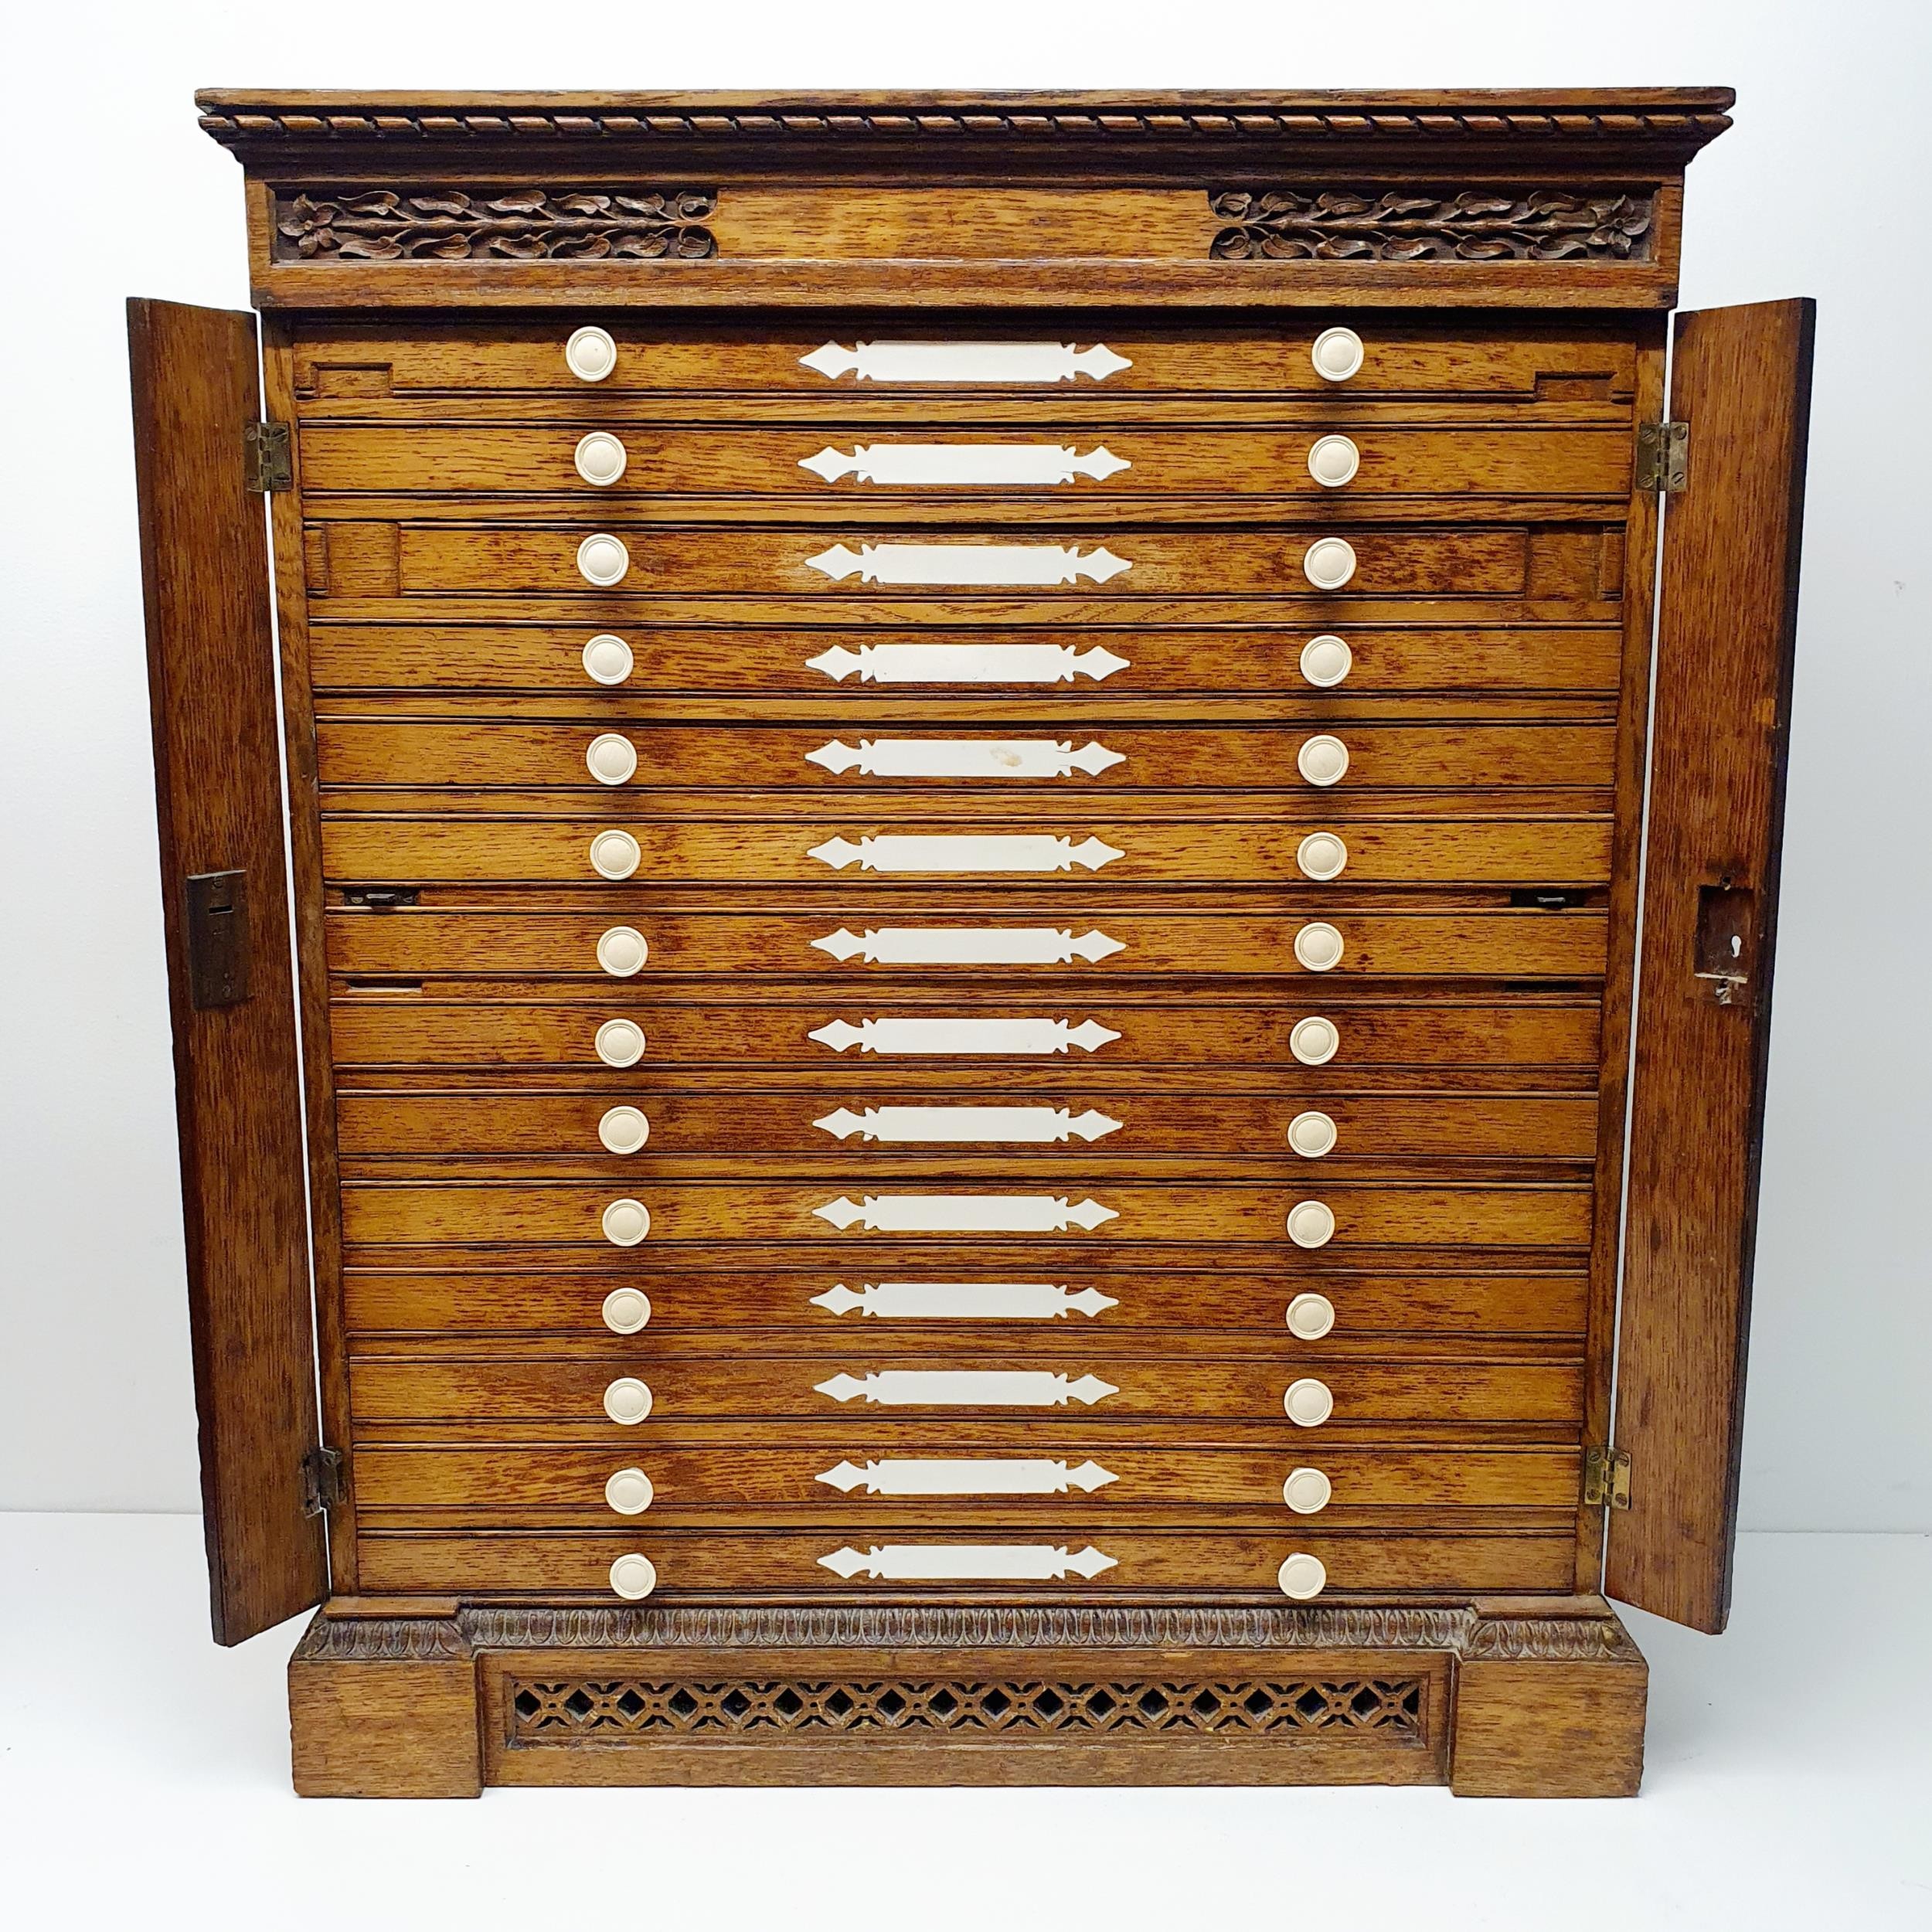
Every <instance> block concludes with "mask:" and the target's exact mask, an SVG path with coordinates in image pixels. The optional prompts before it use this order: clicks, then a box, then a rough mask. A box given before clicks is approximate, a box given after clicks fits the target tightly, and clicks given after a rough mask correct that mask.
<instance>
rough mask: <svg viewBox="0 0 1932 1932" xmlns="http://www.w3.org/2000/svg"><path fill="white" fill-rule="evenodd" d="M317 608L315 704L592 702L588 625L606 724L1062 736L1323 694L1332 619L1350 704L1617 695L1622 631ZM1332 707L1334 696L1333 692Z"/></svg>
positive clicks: (1357, 622) (1379, 621)
mask: <svg viewBox="0 0 1932 1932" xmlns="http://www.w3.org/2000/svg"><path fill="white" fill-rule="evenodd" d="M334 611H335V605H334V604H332V601H331V600H328V599H326V598H325V599H321V600H318V601H317V602H316V603H315V604H314V605H313V606H312V607H311V612H310V615H311V626H310V631H309V649H310V656H309V672H310V675H311V678H312V679H313V680H314V682H315V689H317V690H318V691H321V692H329V691H361V690H379V689H393V690H400V691H435V690H439V689H440V690H461V691H533V692H534V691H545V692H570V693H572V694H573V695H577V696H582V695H585V694H597V693H598V692H600V691H601V690H602V689H603V687H600V686H599V685H596V684H594V683H593V682H592V681H591V679H590V678H589V677H588V675H587V674H586V673H585V671H584V668H583V648H584V645H585V644H586V643H587V641H588V640H589V638H590V636H591V635H592V634H593V633H594V632H595V631H600V630H608V631H616V632H618V633H621V635H622V638H623V640H624V643H625V645H627V646H628V648H629V650H630V652H631V662H632V668H631V673H630V675H629V677H628V679H627V680H626V681H625V682H624V685H622V686H621V687H620V688H618V689H616V690H614V691H613V692H612V693H611V708H612V711H613V714H614V716H622V715H623V714H622V711H621V707H622V706H624V704H625V702H626V695H625V694H630V696H631V701H632V702H634V698H635V696H636V695H638V694H644V695H647V696H648V697H649V698H650V699H651V700H652V701H654V702H655V700H656V699H658V697H659V696H662V695H665V694H669V693H677V692H687V693H691V694H694V695H695V694H699V693H716V694H719V695H721V696H730V697H745V696H774V695H777V694H781V693H787V692H793V693H798V694H800V695H801V696H811V697H822V696H827V695H828V694H832V693H837V694H838V695H839V696H842V697H843V698H846V699H850V700H851V701H852V702H853V703H854V704H855V706H859V708H860V709H859V711H858V712H857V713H855V716H859V717H862V716H864V715H865V713H866V709H876V708H878V707H879V706H884V705H887V704H889V703H893V702H897V701H900V700H904V699H909V698H918V697H920V696H926V695H929V694H934V693H937V694H944V695H945V696H949V697H953V698H957V697H960V696H975V697H979V698H981V699H985V698H995V697H1019V698H1025V699H1028V700H1029V701H1038V702H1050V703H1052V704H1053V706H1055V707H1056V709H1058V710H1059V711H1060V713H1063V714H1064V715H1065V716H1066V719H1067V723H1066V724H1065V725H1064V726H1063V729H1084V728H1086V727H1085V726H1083V725H1077V724H1076V723H1074V722H1073V713H1075V712H1077V711H1090V710H1091V709H1093V706H1094V704H1095V702H1097V701H1098V700H1100V699H1107V700H1109V701H1111V700H1114V699H1133V698H1134V697H1136V696H1145V695H1148V694H1166V693H1169V692H1218V693H1222V694H1228V695H1232V694H1239V693H1246V692H1292V693H1297V694H1299V695H1300V696H1302V697H1304V698H1307V699H1311V700H1318V699H1320V698H1321V695H1322V687H1319V686H1317V685H1311V683H1310V682H1308V679H1307V678H1306V677H1305V676H1304V675H1303V673H1302V670H1301V657H1302V653H1303V651H1304V650H1305V649H1306V648H1307V647H1308V644H1309V642H1310V641H1311V638H1313V637H1315V635H1317V634H1320V633H1322V632H1324V631H1328V632H1331V633H1332V632H1333V631H1335V630H1336V628H1337V627H1338V626H1339V628H1340V632H1341V634H1342V638H1343V641H1345V643H1346V644H1347V645H1348V647H1349V659H1350V662H1349V668H1348V671H1347V673H1346V676H1345V681H1344V685H1343V686H1342V687H1341V688H1340V689H1345V691H1346V692H1347V694H1348V696H1349V699H1351V700H1352V699H1356V698H1359V697H1362V696H1369V695H1373V694H1393V693H1398V692H1424V691H1459V692H1529V691H1550V692H1592V693H1600V694H1607V693H1610V692H1614V690H1615V689H1616V687H1617V676H1618V670H1619V666H1620V665H1621V661H1622V651H1623V636H1622V631H1621V627H1620V625H1619V624H1617V622H1615V621H1611V622H1609V623H1606V624H1601V625H1600V626H1597V627H1594V628H1592V627H1590V626H1587V625H1584V624H1578V623H1575V622H1565V621H1563V620H1562V618H1561V617H1538V618H1532V617H1531V616H1530V615H1529V614H1527V613H1526V614H1524V615H1523V617H1522V619H1521V621H1505V620H1504V619H1503V618H1502V617H1498V619H1497V621H1495V623H1494V624H1476V623H1469V624H1462V625H1458V624H1454V623H1451V622H1445V621H1437V622H1434V623H1427V622H1416V623H1413V624H1402V623H1397V622H1391V621H1389V615H1388V614H1386V612H1384V613H1378V614H1374V616H1373V617H1372V620H1371V619H1369V618H1364V617H1359V616H1357V615H1355V614H1351V615H1350V616H1349V617H1348V618H1347V619H1345V620H1344V619H1342V618H1341V617H1339V616H1335V617H1332V619H1331V620H1330V621H1327V622H1324V621H1320V620H1316V621H1310V622H1308V623H1304V624H1299V625H1294V624H1284V625H1283V626H1281V628H1262V627H1260V626H1258V625H1255V624H1252V623H1251V622H1250V624H1247V625H1246V626H1245V627H1244V628H1240V629H1212V630H1210V629H1205V628H1204V629H1198V630H1189V629H1186V628H1182V627H1180V626H1179V625H1176V624H1173V623H1172V622H1169V623H1167V624H1148V625H1146V626H1142V625H1138V624H1136V625H1134V626H1131V627H1126V626H1121V625H1118V624H1115V625H1113V626H1111V627H1110V626H1104V625H1100V624H1095V625H1091V626H1083V627H1082V628H1079V629H1057V630H1056V629H1052V628H1043V627H1041V626H1039V625H1037V624H1035V625H1032V626H1031V627H1029V626H1026V625H1022V624H1009V625H1007V626H1005V627H1003V628H1002V629H1001V630H1000V631H998V632H997V633H996V634H988V633H986V632H984V631H958V630H954V631H946V630H943V629H934V630H930V631H905V630H894V629H893V628H890V627H889V626H886V627H879V628H872V627H868V628H865V629H856V628H849V627H845V626H841V625H838V624H828V623H827V622H826V621H825V618H824V617H817V618H816V619H815V621H803V622H801V623H799V624H796V625H790V626H786V627H784V628H772V627H771V626H770V624H765V623H759V622H753V623H749V624H738V625H735V626H734V627H733V628H731V629H730V630H729V631H726V630H719V629H715V628H697V627H695V626H693V627H692V628H684V629H679V628H665V620H664V617H663V616H662V614H660V613H658V612H657V611H649V612H633V611H622V612H620V611H617V610H615V609H611V610H599V611H594V612H592V613H590V614H587V615H586V616H585V617H583V619H581V620H580V621H572V622H568V623H564V622H558V621H554V620H553V621H548V622H546V621H538V620H535V619H532V617H529V616H528V615H527V614H522V613H519V614H515V617H513V618H509V617H506V618H503V619H498V620H495V621H491V622H488V623H478V622H474V621H461V620H460V619H458V618H457V617H452V616H444V615H442V614H439V613H438V612H437V611H436V610H434V608H433V607H430V608H425V609H423V611H420V614H419V621H416V622H413V623H397V622H390V621H369V620H361V621H346V620H345V619H342V618H339V617H336V616H335V614H334ZM1336 695H1340V691H1339V689H1338V691H1337V693H1336Z"/></svg>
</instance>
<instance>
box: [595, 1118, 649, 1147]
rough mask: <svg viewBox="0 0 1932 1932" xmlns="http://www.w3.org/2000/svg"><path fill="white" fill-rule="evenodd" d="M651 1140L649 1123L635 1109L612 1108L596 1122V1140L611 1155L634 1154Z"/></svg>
mask: <svg viewBox="0 0 1932 1932" xmlns="http://www.w3.org/2000/svg"><path fill="white" fill-rule="evenodd" d="M597 1138H598V1139H599V1140H600V1141H602V1142H603V1143H604V1145H605V1146H606V1147H607V1148H609V1149H610V1150H611V1152H612V1153H613V1154H634V1153H636V1152H637V1151H638V1148H641V1146H643V1145H644V1144H645V1141H648V1140H649V1139H650V1138H651V1123H650V1121H648V1120H647V1119H646V1118H645V1114H644V1111H643V1110H642V1109H641V1108H640V1107H612V1108H611V1109H610V1111H608V1112H607V1113H606V1114H605V1115H604V1117H603V1119H602V1120H600V1121H598V1122H597Z"/></svg>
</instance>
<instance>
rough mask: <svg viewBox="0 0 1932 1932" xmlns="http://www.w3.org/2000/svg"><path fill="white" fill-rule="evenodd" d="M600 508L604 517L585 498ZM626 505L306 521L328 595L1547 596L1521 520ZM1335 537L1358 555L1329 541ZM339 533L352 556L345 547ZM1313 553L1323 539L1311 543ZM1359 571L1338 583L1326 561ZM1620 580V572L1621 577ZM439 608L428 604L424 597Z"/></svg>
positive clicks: (617, 602)
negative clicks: (688, 519)
mask: <svg viewBox="0 0 1932 1932" xmlns="http://www.w3.org/2000/svg"><path fill="white" fill-rule="evenodd" d="M592 509H594V510H597V511H600V512H602V514H601V515H591V514H589V513H587V512H588V510H592ZM587 512H586V513H583V514H580V515H577V516H575V517H573V519H570V521H569V522H566V523H559V524H537V523H522V522H516V523H512V522H495V523H485V522H453V521H452V522H430V521H402V520H396V521H385V522H377V521H373V520H370V521H354V520H350V519H342V520H340V521H336V520H329V521H322V522H311V524H310V526H308V528H309V532H310V534H311V538H312V539H315V542H317V543H318V544H319V545H320V546H321V552H322V562H323V566H324V573H325V577H324V580H325V583H326V584H327V586H328V590H329V591H330V593H331V594H335V592H336V591H337V590H338V585H337V584H336V583H335V571H336V570H337V568H338V563H341V564H344V565H345V566H347V567H348V568H349V570H350V574H349V575H348V576H347V577H345V580H344V582H343V583H342V586H341V587H340V588H341V589H342V590H353V589H354V588H355V587H356V585H357V584H358V583H359V582H361V581H362V580H363V574H364V573H365V572H366V571H367V570H369V567H370V565H371V563H372V560H375V559H376V558H378V557H379V558H381V559H383V560H384V568H385V570H387V569H388V567H389V562H390V560H393V582H394V585H395V590H396V594H400V595H402V596H403V597H430V598H434V597H446V596H451V595H454V594H464V593H468V594H526V595H532V596H540V597H564V598H570V599H574V600H580V601H589V600H592V599H597V600H601V601H602V602H604V604H609V605H611V606H612V607H614V608H617V609H619V610H621V611H625V612H627V613H628V612H630V611H635V610H637V609H638V600H640V599H645V598H651V597H665V596H671V597H677V596H699V597H807V598H811V599H813V600H818V599H821V598H822V599H827V600H829V599H832V598H835V597H836V598H852V597H872V598H876V597H879V596H880V595H881V594H900V595H912V596H917V597H938V598H942V599H944V600H945V601H946V602H947V604H957V603H961V602H968V601H970V600H973V599H975V598H977V599H978V600H981V602H982V603H984V602H985V601H986V600H989V599H998V598H1000V597H1010V596H1011V595H1012V594H1014V593H1015V592H1016V591H1027V592H1030V593H1032V594H1036V595H1044V596H1046V597H1051V598H1054V599H1056V600H1066V601H1070V602H1073V603H1079V602H1080V601H1082V600H1087V599H1090V598H1092V597H1094V596H1095V595H1096V594H1103V595H1104V596H1105V597H1107V599H1109V600H1112V601H1115V602H1118V601H1121V600H1139V599H1143V598H1148V597H1250V598H1254V597H1299V598H1305V597H1311V596H1317V595H1319V596H1322V597H1328V598H1330V599H1332V600H1333V601H1334V602H1335V604H1337V605H1338V607H1347V606H1349V605H1350V604H1353V603H1354V602H1355V601H1357V600H1360V599H1363V598H1369V597H1459V598H1472V597H1518V598H1520V597H1529V596H1532V595H1533V594H1535V586H1534V580H1533V577H1532V556H1533V553H1535V551H1536V546H1534V545H1533V544H1532V540H1531V532H1530V530H1529V528H1527V527H1526V526H1520V525H1515V526H1510V525H1503V526H1491V525H1475V524H1469V525H1444V526H1432V527H1427V528H1420V527H1418V528H1410V527H1406V526H1388V525H1376V524H1368V523H1351V524H1346V525H1342V526H1332V525H1330V524H1328V523H1327V522H1323V523H1321V524H1315V525H1311V526H1309V527H1307V528H1304V529H1299V530H1292V529H1291V530H1275V529H1268V530H1256V529H1250V528H1246V527H1243V526H1238V525H1233V524H1230V525H1227V526H1221V527H1213V528H1210V527H1196V528H1192V529H1173V528H1172V527H1168V526H1152V525H1149V526H1124V525H1121V524H1119V523H1113V522H1110V523H1107V524H1106V525H1104V526H1087V527H1083V526H1078V525H1063V526H1058V527H1055V526H1044V525H1043V523H1042V522H1041V520H1040V517H1039V506H1038V505H1012V506H1010V508H1009V513H1008V515H1007V516H1006V518H1005V522H1004V524H1003V526H1002V529H1001V530H1000V531H999V532H995V533H988V532H986V531H985V530H982V529H975V528H974V527H973V526H971V525H967V524H963V523H962V524H961V525H960V526H956V527H954V526H932V527H926V526H922V527H921V529H919V530H918V531H917V532H911V533H910V534H895V533H894V532H893V530H892V529H891V527H890V526H875V525H872V524H870V523H868V524H864V525H858V526H840V527H837V528H834V527H832V526H827V525H825V524H823V523H808V524H793V525H784V526H767V527H763V528H760V529H744V528H741V527H737V526H730V525H723V526H713V525H697V526H685V527H682V528H679V527H677V526H671V525H667V524H664V523H660V522H648V523H645V522H637V521H635V520H634V519H635V516H636V512H635V511H634V509H627V508H626V506H624V505H621V504H601V503H600V504H598V505H592V506H587ZM593 535H606V536H612V537H614V538H616V539H617V543H619V544H620V545H621V563H620V561H619V558H618V553H615V552H613V553H611V556H612V560H613V568H614V569H617V570H619V574H618V575H617V577H614V578H613V579H611V580H605V581H595V582H594V581H593V580H591V579H590V578H589V577H587V576H586V575H585V574H584V572H583V569H581V568H580V563H579V559H580V550H581V546H583V543H584V541H585V539H587V538H588V537H590V536H593ZM1337 539H1339V540H1340V541H1341V542H1342V543H1345V544H1346V545H1347V546H1348V553H1347V556H1346V558H1345V559H1340V560H1335V561H1334V562H1333V563H1332V565H1330V564H1329V563H1328V562H1327V560H1329V559H1332V558H1334V557H1335V553H1333V552H1332V550H1329V551H1321V552H1317V551H1316V546H1318V545H1319V544H1328V545H1332V544H1333V543H1335V541H1336V540H1337ZM338 547H340V548H341V549H342V551H343V553H344V556H343V558H342V559H338V558H336V557H335V556H334V555H333V554H332V553H333V552H334V551H335V549H338ZM1311 553H1313V554H1311ZM1344 563H1345V565H1346V570H1347V574H1346V576H1345V578H1342V580H1339V581H1337V580H1332V578H1331V577H1328V576H1326V575H1324V574H1323V572H1324V570H1325V569H1327V568H1330V567H1332V569H1333V570H1336V571H1340V570H1342V568H1343V565H1344ZM1614 587H1615V586H1614V582H1613V583H1611V585H1610V586H1609V588H1610V590H1611V591H1612V592H1614ZM426 614H427V613H426Z"/></svg>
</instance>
